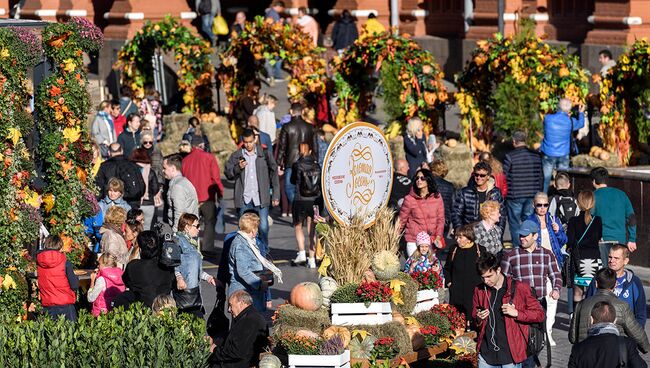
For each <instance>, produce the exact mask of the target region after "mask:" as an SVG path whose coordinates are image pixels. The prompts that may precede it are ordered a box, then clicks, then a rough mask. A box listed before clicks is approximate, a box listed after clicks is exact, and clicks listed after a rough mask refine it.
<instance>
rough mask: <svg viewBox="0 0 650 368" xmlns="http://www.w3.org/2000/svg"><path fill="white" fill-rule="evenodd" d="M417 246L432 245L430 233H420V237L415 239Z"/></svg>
mask: <svg viewBox="0 0 650 368" xmlns="http://www.w3.org/2000/svg"><path fill="white" fill-rule="evenodd" d="M415 244H417V245H420V244H428V245H431V237H430V236H429V233H427V232H426V231H421V232H419V233H418V235H417V236H416V237H415Z"/></svg>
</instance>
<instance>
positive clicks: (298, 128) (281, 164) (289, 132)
mask: <svg viewBox="0 0 650 368" xmlns="http://www.w3.org/2000/svg"><path fill="white" fill-rule="evenodd" d="M290 111H291V116H292V118H291V121H290V122H288V123H287V124H285V125H283V126H282V130H280V139H279V141H280V143H279V148H278V159H277V163H278V174H279V175H282V174H283V173H284V191H285V193H286V194H287V199H288V200H289V204H291V203H292V202H293V197H294V196H295V194H296V186H295V185H293V184H291V181H290V180H289V179H290V178H291V166H292V165H293V164H294V163H295V162H296V161H298V158H300V152H299V151H300V150H299V148H300V143H307V144H309V145H310V146H311V152H312V154H313V155H314V157H318V141H317V139H318V135H317V134H316V130H315V129H314V126H313V125H311V124H309V123H307V122H306V121H305V120H303V118H302V117H301V114H302V105H301V104H300V103H293V104H291V110H290Z"/></svg>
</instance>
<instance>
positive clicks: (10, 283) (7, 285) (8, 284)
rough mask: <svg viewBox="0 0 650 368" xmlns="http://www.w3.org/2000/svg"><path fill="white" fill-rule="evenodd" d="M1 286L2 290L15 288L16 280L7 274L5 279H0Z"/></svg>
mask: <svg viewBox="0 0 650 368" xmlns="http://www.w3.org/2000/svg"><path fill="white" fill-rule="evenodd" d="M2 288H3V289H4V290H9V289H15V288H16V281H14V279H13V277H11V275H9V274H7V275H5V279H4V280H3V281H2Z"/></svg>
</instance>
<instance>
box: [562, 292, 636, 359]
mask: <svg viewBox="0 0 650 368" xmlns="http://www.w3.org/2000/svg"><path fill="white" fill-rule="evenodd" d="M615 320H616V311H615V309H614V307H613V306H612V305H611V304H609V303H608V302H605V301H603V302H598V303H596V305H594V308H593V309H592V310H591V321H592V323H593V326H592V327H591V328H590V329H589V332H588V336H589V337H587V338H586V339H585V340H583V341H581V342H579V343H577V344H576V345H574V346H573V348H572V349H571V356H570V357H569V368H594V367H623V365H622V364H621V363H622V362H623V361H625V363H626V364H625V367H629V368H647V367H648V364H646V362H644V361H643V359H641V357H640V356H639V352H638V351H637V350H636V343H635V342H634V341H632V339H630V338H629V337H623V336H619V332H618V329H617V328H616V325H615V324H614V321H615Z"/></svg>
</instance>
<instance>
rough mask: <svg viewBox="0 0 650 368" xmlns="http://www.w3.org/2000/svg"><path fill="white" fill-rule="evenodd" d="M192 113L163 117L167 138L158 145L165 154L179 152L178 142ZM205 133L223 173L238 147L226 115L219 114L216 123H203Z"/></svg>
mask: <svg viewBox="0 0 650 368" xmlns="http://www.w3.org/2000/svg"><path fill="white" fill-rule="evenodd" d="M191 116H192V115H190V114H171V115H166V116H165V117H164V118H163V123H164V125H165V139H164V140H163V141H162V142H160V143H158V147H160V150H161V151H162V154H163V155H165V156H166V155H171V154H172V153H176V152H178V144H179V143H180V142H181V139H182V138H183V134H185V132H186V131H187V121H188V120H189V118H190V117H191ZM201 128H202V129H203V133H205V135H207V136H208V140H209V141H210V146H211V148H212V153H213V154H214V155H215V157H216V158H217V162H219V169H220V170H221V174H222V175H223V169H224V167H225V166H226V161H228V157H230V155H231V154H232V153H233V152H234V151H235V150H236V149H237V146H236V145H235V142H233V140H232V137H231V136H230V127H229V125H228V121H227V119H226V118H225V117H222V116H219V117H217V118H216V123H215V122H213V121H204V122H202V123H201Z"/></svg>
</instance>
